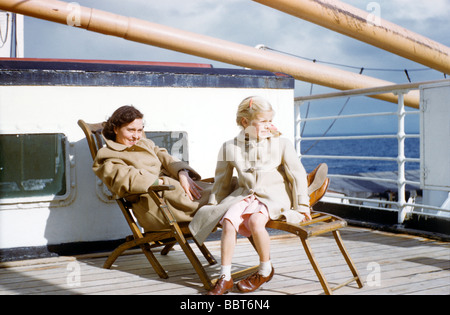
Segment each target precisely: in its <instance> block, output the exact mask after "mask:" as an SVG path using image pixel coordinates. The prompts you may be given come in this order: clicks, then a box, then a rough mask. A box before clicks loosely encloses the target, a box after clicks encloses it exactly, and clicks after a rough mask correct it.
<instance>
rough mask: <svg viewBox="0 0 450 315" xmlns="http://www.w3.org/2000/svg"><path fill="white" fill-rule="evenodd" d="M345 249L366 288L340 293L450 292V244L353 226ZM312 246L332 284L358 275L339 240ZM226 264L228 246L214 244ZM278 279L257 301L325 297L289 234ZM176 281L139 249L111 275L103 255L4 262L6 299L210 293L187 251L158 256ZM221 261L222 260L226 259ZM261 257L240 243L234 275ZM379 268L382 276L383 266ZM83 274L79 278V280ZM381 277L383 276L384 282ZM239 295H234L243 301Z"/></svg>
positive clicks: (277, 244) (277, 239)
mask: <svg viewBox="0 0 450 315" xmlns="http://www.w3.org/2000/svg"><path fill="white" fill-rule="evenodd" d="M341 231H342V232H341V235H342V238H343V240H344V243H345V246H346V247H347V250H348V251H349V253H350V255H351V257H352V259H353V261H354V262H355V265H356V267H357V269H358V271H359V273H360V276H361V279H362V280H363V282H364V284H365V286H364V288H362V289H358V288H357V286H356V284H354V283H352V284H350V285H348V286H345V287H343V288H341V289H339V290H337V291H335V292H334V294H336V295H353V294H356V295H365V294H370V295H377V294H392V295H393V294H413V295H414V294H430V295H444V294H446V295H448V294H450V246H449V243H446V242H438V241H435V240H430V239H426V238H421V237H415V236H408V235H403V234H391V233H386V232H380V231H373V230H370V229H363V228H355V227H347V228H344V229H342V230H341ZM310 242H311V247H312V248H313V251H314V253H315V256H316V258H317V260H318V261H319V265H320V266H321V268H322V270H323V272H324V274H325V276H326V277H327V279H328V281H329V282H330V285H331V286H334V285H336V284H337V283H340V282H342V281H344V280H346V279H348V278H350V277H351V273H350V271H349V269H348V267H347V265H346V263H345V261H344V259H343V258H342V256H341V255H340V252H339V249H338V248H337V246H336V244H335V242H334V239H333V237H332V236H331V234H330V235H326V236H319V237H314V238H312V239H311V241H310ZM207 246H208V248H209V250H210V251H211V252H212V254H213V255H215V256H216V257H217V258H220V257H219V256H220V242H219V241H210V242H208V243H207ZM193 249H194V251H195V252H196V253H197V255H199V257H200V260H201V261H202V263H203V264H204V265H205V268H206V270H207V272H208V273H209V274H210V275H211V276H217V275H218V272H219V270H220V266H219V265H215V266H209V265H208V264H207V262H206V260H205V259H204V258H203V257H202V256H201V255H200V252H199V250H198V249H197V248H196V247H195V245H194V246H193ZM271 256H272V262H273V265H274V267H275V276H274V277H273V279H272V280H271V281H270V282H269V283H266V284H265V285H264V286H263V287H262V288H261V289H260V290H258V291H256V292H253V293H250V294H251V295H261V294H264V295H285V294H312V295H317V294H323V291H322V288H321V286H320V282H319V281H318V279H317V277H316V275H315V273H314V271H313V269H312V267H311V265H310V264H309V261H308V259H307V256H306V254H305V252H304V250H303V248H302V246H301V242H300V240H299V239H298V238H297V237H295V236H292V235H288V234H282V235H277V236H272V238H271ZM157 257H158V259H159V260H160V262H161V264H162V266H163V267H164V268H165V269H166V270H167V272H168V274H169V279H160V278H159V277H158V276H157V275H156V273H155V272H154V271H153V269H152V268H151V267H150V265H149V263H148V261H147V260H146V258H145V257H144V255H142V254H140V253H139V251H136V250H134V251H130V252H129V254H127V255H123V256H121V257H119V258H118V260H117V261H116V262H115V263H114V265H113V267H112V268H111V269H110V270H108V269H103V268H102V265H103V262H104V261H105V257H104V256H103V255H86V256H77V257H60V258H58V259H50V260H48V259H47V260H45V259H43V260H36V261H33V262H32V263H31V262H29V261H28V262H27V261H24V262H22V264H21V263H20V262H17V263H13V264H3V265H0V267H2V266H3V268H0V294H2V295H10V294H28V295H34V294H46V295H47V294H88V295H96V294H108V295H115V294H117V295H124V294H130V295H131V294H132V295H141V294H143V295H175V294H176V295H197V294H204V293H205V290H204V289H203V287H202V285H201V282H200V281H199V279H198V277H197V274H196V273H195V272H194V270H193V268H192V266H191V265H190V264H189V261H188V260H187V258H186V257H185V256H184V254H183V252H182V251H181V249H180V248H179V246H175V247H174V249H173V250H172V251H171V252H170V253H169V254H168V255H167V256H161V255H159V254H157ZM218 260H219V261H220V259H218ZM257 262H258V256H257V254H256V252H255V251H254V249H253V247H252V246H251V244H250V243H249V242H248V241H247V240H246V239H239V240H238V245H237V248H236V251H235V255H234V257H233V269H235V270H237V269H239V268H246V267H249V266H252V265H254V264H257ZM376 267H378V268H379V273H377V270H375V268H376ZM76 275H79V278H77V277H74V276H76ZM377 276H379V277H377ZM239 294H240V293H239V292H236V291H233V292H231V293H230V295H239Z"/></svg>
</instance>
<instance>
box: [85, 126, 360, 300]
mask: <svg viewBox="0 0 450 315" xmlns="http://www.w3.org/2000/svg"><path fill="white" fill-rule="evenodd" d="M78 124H79V126H80V127H81V128H82V129H83V131H84V133H85V135H86V139H88V145H89V149H90V151H91V155H92V157H93V158H95V156H96V155H97V151H98V150H99V149H100V147H99V145H100V144H101V143H102V136H101V130H102V128H103V126H102V124H87V123H85V122H84V121H83V120H79V121H78ZM329 181H330V180H329V178H327V179H326V183H325V185H326V186H328V185H329ZM308 182H309V183H310V182H311V179H310V178H308ZM167 189H172V187H171V186H152V187H151V188H150V189H149V194H150V196H151V197H152V199H153V200H154V201H155V203H156V204H157V205H158V207H159V208H160V210H161V211H162V213H163V214H164V216H165V218H166V220H167V222H168V223H169V225H170V229H168V230H164V231H155V232H148V233H142V232H141V230H140V228H139V226H138V225H137V223H136V221H135V219H134V217H133V216H132V213H131V204H130V203H128V202H127V201H126V200H125V199H116V201H117V203H118V204H119V207H120V209H121V210H122V213H123V215H124V216H125V219H126V221H127V223H128V225H129V227H130V229H131V230H132V233H133V235H131V236H129V237H127V240H126V242H125V243H123V244H121V245H120V246H119V247H117V248H116V249H115V250H114V251H113V252H112V253H111V254H110V256H109V257H108V259H107V260H106V261H105V264H104V266H103V267H104V268H110V267H111V265H112V264H113V263H114V261H115V260H116V259H117V258H118V257H119V256H120V255H121V254H122V253H123V252H124V251H125V250H127V249H130V248H133V247H136V246H139V247H141V249H142V251H143V253H144V254H145V256H146V257H147V259H148V261H149V262H150V264H151V265H152V267H153V268H154V270H155V271H156V273H157V274H158V275H159V276H160V277H161V278H168V275H167V273H166V272H165V271H164V269H163V268H162V266H161V265H160V263H159V261H158V260H157V259H156V257H155V256H154V254H153V253H152V251H151V248H153V247H157V246H165V247H164V249H163V250H162V251H161V254H163V255H165V254H167V253H168V252H169V250H170V248H172V246H174V245H175V244H176V243H179V244H180V246H181V248H182V250H183V251H184V253H185V254H186V256H187V257H188V259H189V260H190V262H191V264H192V265H193V267H194V269H195V270H196V272H197V274H198V275H199V277H200V279H201V281H202V283H203V285H204V287H205V289H207V290H209V289H211V288H212V286H213V285H214V284H215V282H216V281H217V280H218V279H214V280H211V279H210V278H209V276H208V274H207V273H206V271H205V269H204V268H203V266H202V264H201V263H200V261H199V260H198V258H197V256H196V255H195V253H194V252H193V251H192V248H191V247H190V245H189V244H188V242H187V238H190V237H191V235H190V232H189V229H188V226H187V225H188V223H178V222H176V220H175V219H174V217H173V215H172V213H171V212H170V209H169V208H168V207H167V205H166V204H165V203H164V200H163V198H162V197H161V192H163V191H164V190H167ZM311 216H312V220H310V221H308V222H304V223H300V224H290V223H287V222H285V221H281V220H269V222H268V223H267V225H266V227H267V228H270V229H275V230H281V231H285V232H288V233H291V234H294V235H297V236H298V237H299V238H300V240H301V243H302V245H303V248H304V250H305V252H306V255H307V257H308V259H309V261H310V263H311V266H312V267H313V269H314V272H315V273H316V275H317V277H318V279H319V281H320V284H321V286H322V288H323V290H324V293H325V294H327V295H330V294H332V293H333V291H335V290H337V289H339V288H341V287H343V286H345V285H348V284H350V283H352V282H354V281H355V282H356V283H357V285H358V287H359V288H362V287H363V283H362V281H361V278H360V276H359V274H358V271H357V269H356V267H355V265H354V263H353V261H352V259H351V258H350V255H349V253H348V251H347V250H346V248H345V246H344V243H343V240H342V238H341V235H340V233H339V231H338V230H339V229H341V228H343V227H345V226H347V222H346V221H345V220H343V219H342V218H340V217H337V216H335V215H331V214H327V213H323V212H315V211H312V213H311ZM330 232H331V233H332V234H333V237H334V239H335V241H336V244H337V246H338V247H339V250H340V252H341V254H342V255H343V257H344V259H345V261H346V263H347V265H348V267H349V268H350V271H351V273H352V275H353V277H352V278H350V279H348V280H346V281H344V282H342V283H341V284H338V285H336V286H335V287H331V286H330V284H329V283H328V281H327V279H326V277H325V274H324V273H323V271H322V270H321V268H320V266H319V263H318V261H317V259H316V258H315V256H314V253H313V250H312V247H311V244H310V242H309V238H310V237H313V236H318V235H322V234H325V233H330ZM249 240H250V242H252V244H253V241H252V239H251V237H250V238H249ZM194 241H195V240H194ZM197 246H198V247H199V249H200V251H201V252H202V254H203V255H204V256H205V258H206V259H207V261H208V262H209V264H211V265H213V264H215V263H216V261H215V259H214V257H213V256H212V255H211V253H210V252H209V251H208V249H207V248H206V247H205V246H204V245H201V246H199V245H198V244H197ZM257 268H258V266H252V267H249V268H246V269H243V270H239V271H237V272H235V273H233V274H232V276H233V278H234V279H239V278H241V277H244V276H246V275H248V274H250V273H253V272H255V271H256V270H257Z"/></svg>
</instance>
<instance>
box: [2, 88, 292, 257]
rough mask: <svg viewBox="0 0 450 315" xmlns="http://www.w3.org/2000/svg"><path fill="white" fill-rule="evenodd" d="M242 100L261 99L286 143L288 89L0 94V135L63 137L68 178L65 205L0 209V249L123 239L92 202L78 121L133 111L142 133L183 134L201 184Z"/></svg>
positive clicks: (118, 218)
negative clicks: (69, 167) (139, 116)
mask: <svg viewBox="0 0 450 315" xmlns="http://www.w3.org/2000/svg"><path fill="white" fill-rule="evenodd" d="M250 95H260V96H263V97H266V98H268V99H269V101H270V102H271V103H272V105H273V107H274V109H275V111H276V116H275V119H274V123H275V125H277V126H278V128H279V130H280V131H281V132H282V133H283V136H285V137H287V138H289V139H290V140H291V141H293V138H294V119H293V115H294V114H293V111H294V109H293V97H294V95H293V89H258V88H172V87H97V86H95V87H94V86H85V87H82V86H0V133H3V134H8V133H13V134H15V133H64V134H65V135H66V136H67V138H68V141H69V142H70V146H69V151H70V152H69V154H70V159H71V161H72V173H73V174H72V178H71V183H72V184H71V185H72V187H71V190H72V194H71V196H69V200H66V201H64V202H58V203H52V202H38V203H23V204H11V205H1V206H0V248H14V247H24V246H44V245H49V244H62V243H68V242H80V241H98V240H114V239H119V238H123V237H124V236H126V235H128V234H130V232H129V228H128V227H127V226H126V224H125V222H124V220H123V217H122V214H121V213H120V210H119V208H118V206H117V204H116V203H115V202H111V201H109V202H105V201H102V200H101V198H99V196H98V192H97V191H96V188H98V187H97V186H96V185H97V179H96V177H95V175H94V173H93V172H92V170H91V165H92V159H91V156H90V153H89V150H88V146H87V142H86V140H85V138H84V134H83V132H82V130H81V129H80V128H79V126H78V125H77V120H78V119H83V120H85V121H86V122H99V121H104V120H105V119H107V118H108V116H109V115H111V114H112V112H113V111H114V110H115V109H116V108H118V107H119V106H121V105H125V104H133V105H134V106H136V107H137V108H138V109H139V110H141V111H142V112H143V113H144V115H145V123H146V125H145V130H146V131H186V132H187V134H188V140H189V160H190V164H191V165H192V166H193V167H194V168H195V169H196V170H198V171H199V173H200V174H201V175H202V176H203V177H204V178H207V177H212V176H214V168H215V164H216V158H217V153H218V149H219V147H220V145H221V144H222V142H224V141H226V140H228V139H230V138H232V137H234V136H235V135H236V134H237V133H238V131H239V128H238V127H237V126H236V123H235V113H236V109H237V106H238V104H239V103H240V101H241V100H242V99H244V98H245V97H247V96H250ZM49 206H50V207H49Z"/></svg>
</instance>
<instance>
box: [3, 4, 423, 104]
mask: <svg viewBox="0 0 450 315" xmlns="http://www.w3.org/2000/svg"><path fill="white" fill-rule="evenodd" d="M73 8H74V6H73V3H67V2H62V1H57V0H27V1H23V0H1V1H0V9H2V10H6V11H11V12H16V13H19V14H23V15H27V16H31V17H35V18H39V19H44V20H48V21H52V22H56V23H61V24H70V25H74V23H73V22H74V20H75V22H76V23H75V26H77V27H79V28H83V29H86V30H89V31H92V32H97V33H102V34H107V35H112V36H116V37H121V38H124V39H127V40H130V41H135V42H140V43H144V44H149V45H153V46H157V47H161V48H165V49H170V50H174V51H179V52H183V53H187V54H191V55H195V56H199V57H203V58H208V59H212V60H217V61H221V62H225V63H229V64H233V65H237V66H242V67H248V68H252V69H262V70H268V71H272V72H283V73H287V74H289V75H291V76H293V77H294V78H295V79H297V80H301V81H306V82H311V83H314V84H318V85H323V86H328V87H332V88H335V89H339V90H349V89H362V88H370V87H379V86H386V85H393V84H394V83H392V82H389V81H384V80H380V79H376V78H372V77H369V76H365V75H359V74H356V73H352V72H347V71H344V70H340V69H335V68H332V67H328V66H324V65H320V64H315V63H313V62H309V61H305V60H302V59H299V58H294V57H290V56H285V55H282V54H277V53H273V52H270V51H263V50H258V49H256V48H254V47H249V46H245V45H241V44H236V43H232V42H228V41H225V40H220V39H216V38H213V37H209V36H204V35H199V34H195V33H191V32H186V31H182V30H178V29H174V28H171V27H167V26H163V25H159V24H155V23H151V22H147V21H143V20H140V19H136V18H130V17H125V16H121V15H117V14H113V13H109V12H105V11H101V10H96V9H91V8H87V7H82V6H79V8H78V7H77V10H75V11H74V10H73ZM74 14H75V15H76V16H75V19H74V20H73V18H74ZM374 97H376V98H379V99H383V100H386V101H389V102H393V103H397V96H395V95H392V94H391V93H389V94H383V95H377V96H374ZM404 101H405V105H407V106H411V107H414V108H418V107H419V93H417V91H411V92H409V93H408V94H407V95H405V99H404Z"/></svg>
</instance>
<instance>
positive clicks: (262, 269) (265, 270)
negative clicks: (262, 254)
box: [258, 260, 272, 277]
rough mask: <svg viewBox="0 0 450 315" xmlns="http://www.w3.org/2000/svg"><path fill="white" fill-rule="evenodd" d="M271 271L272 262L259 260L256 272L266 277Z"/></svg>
mask: <svg viewBox="0 0 450 315" xmlns="http://www.w3.org/2000/svg"><path fill="white" fill-rule="evenodd" d="M271 272H272V263H271V262H270V260H269V261H264V262H260V264H259V271H258V273H259V274H260V275H261V276H263V277H268V276H269V275H270V273H271Z"/></svg>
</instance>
